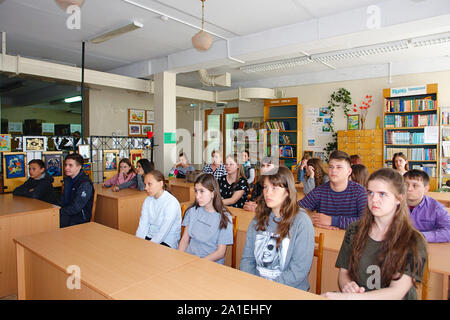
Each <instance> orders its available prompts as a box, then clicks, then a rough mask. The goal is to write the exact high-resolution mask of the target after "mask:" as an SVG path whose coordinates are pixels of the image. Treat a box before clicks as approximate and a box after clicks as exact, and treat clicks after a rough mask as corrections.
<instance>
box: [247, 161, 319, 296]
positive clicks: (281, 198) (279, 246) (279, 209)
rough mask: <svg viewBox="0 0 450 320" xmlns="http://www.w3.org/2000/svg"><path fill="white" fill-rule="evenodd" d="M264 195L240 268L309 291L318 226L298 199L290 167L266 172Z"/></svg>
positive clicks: (260, 201) (257, 210)
mask: <svg viewBox="0 0 450 320" xmlns="http://www.w3.org/2000/svg"><path fill="white" fill-rule="evenodd" d="M261 177H262V183H263V185H264V191H263V196H262V197H259V198H258V200H257V202H258V206H257V207H256V214H255V218H254V219H253V220H252V222H251V223H250V226H249V227H248V231H247V238H246V242H245V246H244V251H243V253H242V258H241V262H240V270H242V271H245V272H248V273H251V274H254V275H257V276H260V277H263V278H266V279H268V280H272V281H276V282H279V283H282V284H285V285H288V286H291V287H295V288H298V289H301V290H305V291H307V290H308V289H309V282H308V274H309V270H310V269H311V265H312V261H313V257H314V227H313V225H312V223H311V219H310V218H309V217H308V215H307V214H306V212H305V211H304V210H303V209H300V208H299V207H298V206H297V203H296V189H295V181H294V176H293V175H292V172H291V170H289V169H288V168H286V167H279V169H278V172H277V173H276V174H273V175H263V176H261Z"/></svg>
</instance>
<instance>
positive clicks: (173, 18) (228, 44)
mask: <svg viewBox="0 0 450 320" xmlns="http://www.w3.org/2000/svg"><path fill="white" fill-rule="evenodd" d="M122 1H123V2H126V3H128V4H131V5H133V6H136V7H139V8H141V9H144V10H147V11H151V12H153V13H156V14H159V15H161V16H163V17H166V18H169V19H172V20H174V21H177V22H180V23H182V24H184V25H187V26H189V27H191V28H194V29H197V30H203V31H205V32H207V33H209V34H211V35H213V36H216V37H217V38H220V39H223V40H225V41H226V42H227V58H228V59H229V60H233V61H236V62H239V63H245V61H242V60H239V59H236V58H233V57H232V56H231V54H230V39H228V38H225V37H223V36H221V35H220V34H217V33H215V32H212V31H209V30H206V29H202V28H201V27H197V26H196V25H194V24H192V23H189V22H186V21H184V20H181V19H179V18H175V17H173V16H171V15H168V14H165V13H164V12H161V11H158V10H155V9H152V8H150V7H147V6H144V5H142V4H139V3H136V2H134V1H130V0H122ZM166 18H165V19H166Z"/></svg>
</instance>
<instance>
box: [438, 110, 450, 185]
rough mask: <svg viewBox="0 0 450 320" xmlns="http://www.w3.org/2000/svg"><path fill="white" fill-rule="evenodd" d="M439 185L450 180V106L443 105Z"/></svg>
mask: <svg viewBox="0 0 450 320" xmlns="http://www.w3.org/2000/svg"><path fill="white" fill-rule="evenodd" d="M440 111H441V122H440V140H439V142H440V146H439V150H440V159H441V161H440V162H439V172H440V175H439V178H440V179H439V186H440V187H442V186H444V185H445V183H446V182H447V180H450V107H441V108H440Z"/></svg>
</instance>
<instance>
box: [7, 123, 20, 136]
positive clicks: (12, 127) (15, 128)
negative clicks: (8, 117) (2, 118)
mask: <svg viewBox="0 0 450 320" xmlns="http://www.w3.org/2000/svg"><path fill="white" fill-rule="evenodd" d="M8 132H9V133H10V134H13V133H15V134H22V133H23V126H22V122H8Z"/></svg>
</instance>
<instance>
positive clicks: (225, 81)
mask: <svg viewBox="0 0 450 320" xmlns="http://www.w3.org/2000/svg"><path fill="white" fill-rule="evenodd" d="M198 77H199V79H200V82H201V83H202V84H204V85H205V86H208V87H215V86H220V87H231V74H230V73H229V72H225V73H224V74H220V75H217V76H210V75H209V74H208V71H207V70H206V69H200V70H198Z"/></svg>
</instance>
